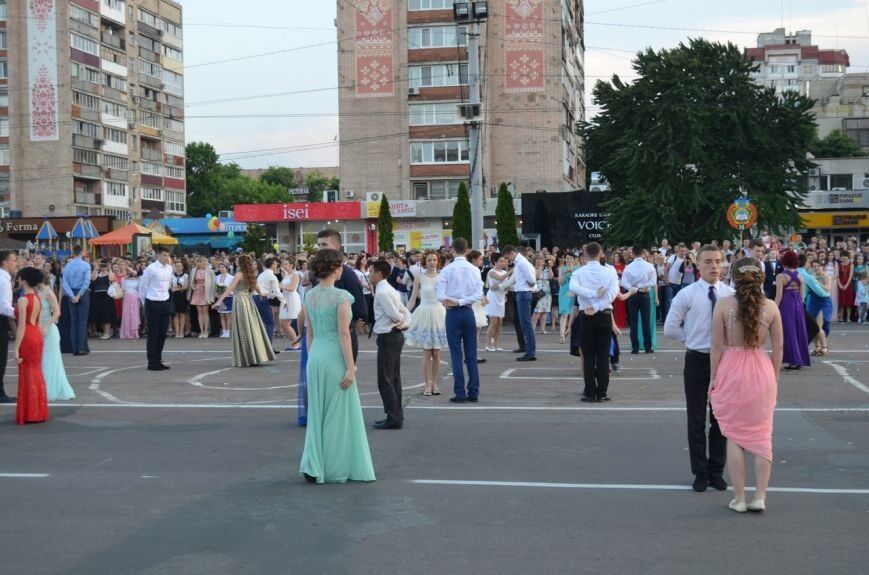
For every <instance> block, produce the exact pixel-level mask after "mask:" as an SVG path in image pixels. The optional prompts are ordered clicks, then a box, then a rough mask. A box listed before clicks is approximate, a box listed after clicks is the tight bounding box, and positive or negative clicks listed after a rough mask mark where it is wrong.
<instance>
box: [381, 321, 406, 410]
mask: <svg viewBox="0 0 869 575" xmlns="http://www.w3.org/2000/svg"><path fill="white" fill-rule="evenodd" d="M403 347H404V334H403V333H401V332H400V331H393V332H390V333H381V334H378V335H377V389H378V390H380V398H381V399H382V400H383V411H385V412H386V420H387V421H388V422H389V423H393V424H396V425H401V424H402V423H403V422H404V408H403V407H402V405H401V350H402V348H403Z"/></svg>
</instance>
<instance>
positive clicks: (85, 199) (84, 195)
mask: <svg viewBox="0 0 869 575" xmlns="http://www.w3.org/2000/svg"><path fill="white" fill-rule="evenodd" d="M75 203H77V204H91V205H93V204H96V203H97V195H96V194H95V193H93V192H85V191H82V190H76V191H75Z"/></svg>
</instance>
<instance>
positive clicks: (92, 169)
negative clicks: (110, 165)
mask: <svg viewBox="0 0 869 575" xmlns="http://www.w3.org/2000/svg"><path fill="white" fill-rule="evenodd" d="M72 171H73V172H74V173H75V176H76V177H77V178H87V179H91V180H101V179H103V170H102V168H100V167H99V166H92V165H90V164H73V170H72Z"/></svg>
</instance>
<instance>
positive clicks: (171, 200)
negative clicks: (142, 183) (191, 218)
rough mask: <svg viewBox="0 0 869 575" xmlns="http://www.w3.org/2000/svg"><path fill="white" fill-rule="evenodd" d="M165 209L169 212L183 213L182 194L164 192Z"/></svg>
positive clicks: (169, 191)
mask: <svg viewBox="0 0 869 575" xmlns="http://www.w3.org/2000/svg"><path fill="white" fill-rule="evenodd" d="M166 209H167V210H168V211H170V212H183V211H184V192H173V191H171V190H166Z"/></svg>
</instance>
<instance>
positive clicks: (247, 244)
mask: <svg viewBox="0 0 869 575" xmlns="http://www.w3.org/2000/svg"><path fill="white" fill-rule="evenodd" d="M241 249H243V250H244V251H245V252H247V253H251V252H253V253H255V254H257V255H259V254H264V253H268V252H271V250H272V242H271V240H270V239H269V237H268V236H267V235H266V228H265V226H263V225H260V224H253V223H249V224H247V232H245V234H244V240H242V242H241Z"/></svg>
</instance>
